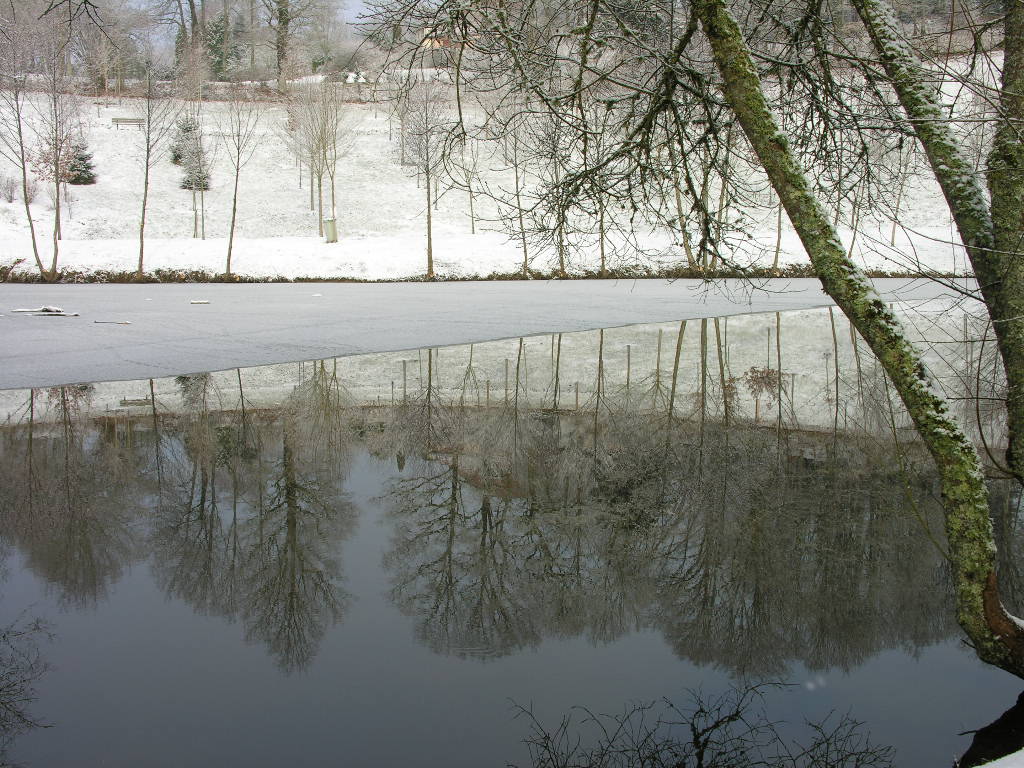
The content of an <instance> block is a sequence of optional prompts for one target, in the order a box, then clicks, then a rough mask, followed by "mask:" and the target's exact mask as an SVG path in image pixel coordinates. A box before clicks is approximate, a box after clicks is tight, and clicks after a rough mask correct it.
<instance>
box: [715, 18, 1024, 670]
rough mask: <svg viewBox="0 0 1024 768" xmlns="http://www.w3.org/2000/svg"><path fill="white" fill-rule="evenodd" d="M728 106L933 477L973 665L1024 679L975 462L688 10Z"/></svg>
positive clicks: (778, 140)
mask: <svg viewBox="0 0 1024 768" xmlns="http://www.w3.org/2000/svg"><path fill="white" fill-rule="evenodd" d="M695 9H696V12H697V15H698V17H699V19H700V23H701V27H702V28H703V30H704V32H705V34H706V35H707V38H708V40H709V42H710V44H711V48H712V52H713V55H714V60H715V64H716V66H717V67H718V70H719V72H720V73H721V75H722V79H723V86H722V87H723V91H724V95H725V99H726V101H727V102H728V103H729V105H730V107H731V108H732V109H733V111H734V112H735V114H736V117H737V118H738V120H739V123H740V126H741V127H742V128H743V131H744V133H745V134H746V136H747V139H748V140H749V141H750V144H751V146H752V147H753V149H754V151H755V152H756V154H757V156H758V158H759V160H760V161H761V163H762V165H763V167H764V169H765V171H766V172H767V174H768V177H769V179H770V180H771V183H772V186H773V187H774V188H775V190H776V192H777V193H778V194H779V197H780V199H781V201H782V204H783V206H784V207H785V209H786V213H787V214H788V215H789V219H790V221H791V222H792V224H793V227H794V229H795V230H796V231H797V234H798V235H799V236H800V240H801V242H802V243H803V246H804V248H805V250H806V251H807V254H808V256H809V257H810V259H811V264H812V266H813V268H814V271H815V272H816V274H817V275H818V277H819V278H820V280H821V284H822V287H823V288H824V289H825V291H826V293H828V294H829V295H830V296H831V297H832V298H833V299H834V300H835V302H836V304H838V305H839V308H840V309H842V310H843V312H844V313H845V314H846V316H847V317H848V318H849V319H850V322H851V323H853V325H854V327H856V329H857V331H858V332H859V333H860V335H861V336H862V337H863V338H864V340H865V341H866V342H867V343H868V345H869V346H870V347H871V349H872V351H874V353H875V355H876V356H877V357H878V359H879V361H880V362H881V363H882V365H883V367H884V368H885V371H886V373H887V374H888V376H889V378H890V379H891V381H892V382H893V384H894V386H895V387H896V389H897V391H898V392H899V394H900V397H901V398H902V400H903V402H904V404H905V405H906V408H907V411H908V412H909V414H910V416H911V418H912V419H913V421H914V424H915V426H916V428H917V431H918V433H919V434H920V436H921V438H922V440H923V441H924V443H925V445H926V446H927V448H928V450H929V452H930V453H931V455H932V457H933V459H934V460H935V463H936V465H937V467H938V470H939V476H940V482H941V490H942V497H943V505H944V509H945V523H946V525H945V527H946V536H947V538H948V541H949V555H950V559H951V563H952V569H953V577H954V588H955V591H956V605H957V618H958V620H959V622H960V626H961V627H963V629H964V631H965V632H966V633H967V636H968V638H969V640H970V642H971V644H972V645H973V646H974V648H975V650H976V652H977V654H978V656H979V657H980V658H981V659H982V660H983V661H986V662H988V663H990V664H993V665H995V666H997V667H1000V668H1002V669H1004V670H1006V671H1008V672H1011V673H1013V674H1015V675H1017V676H1018V677H1024V635H1022V632H1021V630H1020V628H1019V627H1018V625H1017V623H1016V621H1015V620H1014V619H1013V618H1012V617H1011V616H1009V615H1008V614H1007V613H1006V611H1005V610H1004V608H1003V606H1002V604H1001V603H1000V601H999V594H998V588H997V584H996V576H995V545H994V543H993V539H992V525H991V521H990V519H989V512H988V494H987V491H986V487H985V483H984V478H983V476H982V474H981V471H980V465H979V460H978V456H977V453H976V452H975V450H974V447H973V446H972V445H971V443H970V442H969V441H968V440H967V438H966V437H965V436H964V434H963V432H962V431H961V430H960V428H959V426H958V425H957V424H956V422H955V421H954V420H953V418H952V417H951V416H950V414H949V412H948V409H947V407H946V403H945V401H944V400H943V399H942V397H941V396H940V395H938V394H937V392H936V390H935V389H934V387H933V384H932V381H931V379H930V377H929V375H928V373H927V371H926V370H925V368H924V365H923V364H922V362H921V359H920V356H919V354H918V353H917V351H916V350H915V349H914V348H913V346H912V345H911V344H910V342H909V341H908V340H907V338H906V337H905V335H904V334H903V332H902V330H901V328H900V325H899V323H898V321H897V320H896V318H895V317H894V316H893V314H892V313H891V312H890V311H889V309H888V308H887V307H886V305H885V303H884V302H882V301H881V300H880V299H879V297H878V296H877V294H875V292H874V290H873V289H872V288H871V286H870V285H869V284H868V282H867V281H866V280H865V279H864V276H863V275H862V274H861V272H860V271H859V270H858V269H857V267H856V266H855V265H854V264H853V263H852V262H851V261H850V259H849V258H848V257H847V255H846V251H845V249H844V248H843V246H842V243H841V242H840V240H839V237H838V235H837V233H836V231H835V228H834V227H833V226H832V224H831V222H830V221H829V220H828V217H827V215H826V214H825V211H824V209H823V208H822V207H821V205H820V204H819V203H818V201H817V199H816V198H815V196H814V194H813V193H812V192H811V190H810V187H809V185H808V182H807V179H806V176H805V175H804V173H803V170H802V168H801V167H800V166H799V164H798V163H797V161H796V159H795V156H794V153H793V152H792V150H791V149H790V146H789V143H788V141H787V140H786V138H785V137H784V136H783V135H782V133H781V131H780V129H779V126H778V123H777V122H776V120H775V118H774V117H773V116H772V114H771V112H769V110H768V106H767V103H766V101H765V97H764V93H763V90H762V87H761V81H760V78H759V77H758V74H757V71H756V69H755V67H754V64H753V61H752V59H751V56H750V52H749V50H748V48H747V46H746V42H745V40H744V39H743V35H742V33H741V31H740V28H739V26H738V25H737V24H736V21H735V19H734V18H733V17H732V15H731V14H730V13H729V10H728V8H727V7H726V5H725V2H724V0H698V1H697V3H696V6H695Z"/></svg>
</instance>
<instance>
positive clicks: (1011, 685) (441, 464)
mask: <svg viewBox="0 0 1024 768" xmlns="http://www.w3.org/2000/svg"><path fill="white" fill-rule="evenodd" d="M934 319H935V321H936V323H937V325H936V326H935V327H940V326H942V327H945V328H946V331H947V333H946V336H944V337H943V338H944V339H945V343H946V346H936V347H935V350H936V351H935V355H936V358H935V360H934V363H935V367H936V368H937V369H941V365H940V364H939V363H940V362H941V361H943V360H945V361H947V362H948V361H949V360H951V359H954V358H955V359H960V357H958V356H963V355H967V357H968V358H969V356H970V355H971V354H973V353H972V352H971V350H972V349H974V347H972V346H971V344H970V343H966V344H961V345H959V346H957V347H956V348H953V347H951V346H950V345H949V341H950V336H951V335H955V333H954V331H955V332H960V331H963V332H964V337H963V338H962V339H961V341H963V339H965V338H967V337H969V336H970V333H968V332H967V326H966V325H964V326H962V325H961V323H962V321H963V319H962V318H956V319H954V320H950V319H949V318H948V317H943V318H934ZM843 322H845V321H843ZM943 323H945V326H943V325H942V324H943ZM951 323H952V324H951ZM837 328H838V330H837ZM961 347H962V348H961ZM972 365H974V366H975V368H974V369H972V370H977V371H981V370H985V368H984V365H985V362H984V360H979V361H976V362H974V363H972ZM957 369H958V367H957V366H954V365H948V366H947V368H946V369H941V370H939V373H940V375H941V374H942V373H943V371H945V373H946V374H948V375H946V376H944V377H943V380H944V383H945V384H946V385H947V386H949V387H951V388H954V387H957V386H960V387H963V386H966V385H965V384H963V382H964V381H966V380H967V379H966V377H957V376H956V375H955V371H956V370H957ZM972 381H973V385H972V386H973V387H974V389H973V390H972V391H973V392H975V393H977V392H980V388H981V387H982V381H983V377H982V376H981V375H980V374H979V375H978V376H975V377H974V378H973V379H972ZM958 382H959V383H958ZM961 394H962V392H961ZM2 402H3V403H4V404H6V405H5V407H7V410H8V413H9V416H8V423H7V425H6V426H5V427H4V428H3V430H2V431H0V513H2V518H0V545H2V549H0V562H2V568H3V571H2V575H0V579H2V580H0V595H2V603H0V605H2V612H0V626H2V627H3V636H2V640H3V643H2V646H3V650H2V652H0V653H2V661H3V664H4V672H3V682H4V685H3V686H0V696H2V697H3V700H2V701H0V704H2V709H3V712H4V714H3V715H2V716H0V728H2V730H3V733H4V747H5V748H6V754H5V755H4V757H5V759H7V760H11V761H15V762H17V763H19V764H24V765H28V766H65V765H67V766H72V765H74V766H81V765H147V766H149V765H153V766H163V765H167V766H171V765H175V766H177V765H213V764H219V765H246V766H263V765H267V766H271V765H282V764H288V765H310V766H318V765H325V764H339V763H341V764H351V765H371V764H372V765H397V764H406V765H444V766H481V765H496V766H503V765H506V764H515V765H524V766H525V765H531V764H538V765H541V764H543V765H549V764H554V763H553V762H544V754H545V753H544V750H545V748H547V747H550V748H552V749H556V748H557V749H562V750H563V751H565V750H568V749H570V747H571V745H572V744H575V743H576V741H577V739H579V740H580V743H581V744H582V745H583V746H582V748H585V747H587V746H588V745H594V744H598V743H599V741H600V739H599V736H598V732H597V728H596V726H595V723H594V722H587V717H588V716H587V714H586V713H587V712H590V713H593V714H595V715H602V714H603V715H608V716H610V717H611V718H615V717H616V716H617V717H619V718H626V719H627V720H628V723H629V724H631V726H630V727H631V728H632V730H630V728H627V729H625V731H624V732H628V733H632V734H633V736H634V738H635V736H636V734H648V735H650V736H652V738H653V739H655V740H658V739H660V740H661V742H662V743H663V744H664V743H671V739H673V738H675V739H678V738H681V734H682V732H681V730H680V729H678V728H677V729H675V731H673V729H672V728H671V727H670V726H668V725H666V724H665V722H664V721H666V720H670V719H673V718H675V719H677V720H680V721H685V722H686V723H687V724H688V722H689V720H688V718H689V717H690V714H691V711H692V709H693V708H694V706H695V702H697V701H700V702H703V703H704V704H705V705H706V707H708V708H710V709H713V708H714V707H715V706H718V707H719V708H720V711H723V712H725V711H729V709H730V707H731V706H732V704H733V700H732V699H730V698H729V697H730V696H734V697H744V696H746V694H745V693H744V692H746V691H749V689H750V688H751V686H758V685H764V687H761V688H758V689H757V690H756V692H755V693H753V694H750V695H749V696H746V699H744V701H745V703H748V704H749V708H748V709H747V710H746V712H747V715H746V720H745V721H744V722H747V723H753V724H754V725H755V727H756V728H757V729H759V730H756V732H755V734H756V738H755V736H750V735H749V734H750V732H746V733H747V734H748V735H747V736H746V738H748V740H750V741H753V740H756V741H757V742H758V743H761V744H769V743H771V744H774V746H771V747H768V748H769V749H777V748H779V745H780V744H786V745H789V748H793V746H792V745H794V744H802V745H804V746H806V745H808V744H810V743H812V742H813V741H814V740H815V735H814V734H815V731H814V730H813V729H812V728H810V727H809V726H808V725H807V723H808V722H812V723H819V724H821V723H823V724H824V725H823V726H822V728H821V730H819V731H818V732H817V734H818V736H819V737H820V735H821V734H822V733H825V734H831V739H832V740H831V742H830V746H831V747H832V748H833V749H836V748H844V749H847V751H848V752H850V753H851V754H850V755H849V757H848V759H846V761H845V762H843V761H838V760H837V761H834V762H833V763H831V764H836V765H839V764H842V765H851V766H852V765H876V764H879V765H880V764H887V763H886V760H888V759H891V760H892V762H893V764H896V765H900V766H909V767H911V768H913V767H914V766H926V765H928V766H934V765H943V764H945V765H952V763H953V761H954V760H955V759H957V758H958V757H959V756H960V755H961V754H963V753H964V751H965V750H966V749H967V748H968V747H969V746H970V743H971V735H970V734H967V735H963V734H964V732H966V731H972V730H974V729H977V728H980V727H982V726H984V725H986V724H987V723H988V722H990V721H992V720H994V719H995V718H996V717H998V716H999V715H1000V713H1001V712H1003V710H1005V709H1007V708H1009V707H1010V706H1011V705H1012V704H1013V703H1014V701H1015V699H1016V696H1017V694H1018V693H1019V692H1020V686H1019V684H1017V683H1016V682H1015V681H1014V680H1013V679H1012V678H1011V677H1010V676H1009V675H1007V674H1006V673H1002V672H999V671H997V670H994V669H992V668H989V667H986V666H985V665H983V664H981V663H980V662H978V661H977V660H976V659H975V657H974V655H973V653H972V652H971V651H970V649H968V648H966V647H965V646H964V644H963V640H962V633H961V632H960V630H959V628H958V626H957V624H956V621H955V618H954V616H953V614H952V610H951V602H952V601H951V587H950V578H949V574H948V567H947V565H946V562H945V559H944V556H943V552H942V550H943V547H944V541H943V534H942V523H941V515H940V510H939V506H938V501H937V487H936V481H935V477H934V475H933V473H932V471H931V469H930V465H929V462H928V458H927V456H926V454H925V453H924V452H923V450H922V449H921V447H920V446H919V445H918V444H917V443H916V442H915V441H914V440H913V436H912V434H911V432H910V430H909V429H908V426H907V423H906V419H905V416H904V415H903V414H902V412H901V410H900V408H899V406H898V404H897V403H896V402H895V401H894V400H893V398H892V395H891V393H889V392H888V389H887V387H886V386H885V381H884V379H883V378H882V377H881V375H880V373H879V371H878V370H877V366H876V365H874V363H873V361H872V359H871V357H870V353H869V352H868V351H867V350H866V349H865V348H863V347H862V346H861V345H858V344H856V343H855V342H854V341H853V340H852V339H851V337H850V335H849V334H848V331H847V330H846V329H845V326H844V325H842V324H841V323H840V320H839V318H838V317H837V316H834V315H833V316H830V315H829V313H828V312H826V311H817V310H815V311H807V312H803V313H792V314H785V315H781V316H776V315H770V316H751V317H747V318H730V319H729V321H728V322H726V321H724V320H723V321H722V322H718V321H714V320H708V321H691V322H690V323H689V325H681V324H668V325H661V326H642V327H632V328H619V329H612V330H607V331H600V332H593V333H584V334H565V335H564V336H551V337H548V336H545V337H532V338H529V339H523V340H519V339H513V340H510V341H507V342H495V343H492V344H488V345H477V346H475V347H474V348H472V349H471V348H468V347H467V348H449V349H442V350H434V349H430V350H422V351H419V352H415V351H414V352H411V353H396V354H389V355H377V356H367V357H363V358H346V359H339V360H326V361H313V362H310V363H306V364H302V365H287V366H276V367H271V368H267V369H249V370H238V371H230V372H221V373H215V374H195V375H189V376H181V377H177V378H175V379H167V380H157V381H146V382H122V383H114V384H95V385H85V386H77V387H63V388H54V389H50V390H32V391H21V392H9V393H4V399H3V401H2ZM974 410H975V411H976V414H975V415H976V417H977V418H976V419H975V422H974V425H973V427H972V429H974V430H976V431H979V430H980V431H981V432H986V431H987V434H988V435H989V439H990V440H992V441H993V442H998V433H999V430H1000V428H1001V423H1000V415H999V414H998V413H997V412H991V413H990V412H987V411H986V412H984V413H983V412H982V410H981V409H974ZM992 500H993V516H994V520H995V521H996V523H997V526H996V527H997V532H998V534H999V537H1000V546H1001V553H1002V565H1001V567H1002V569H1003V578H1004V580H1005V584H1006V586H1007V589H1008V591H1009V593H1010V595H1011V599H1013V600H1014V602H1015V596H1016V594H1017V590H1016V587H1017V582H1018V580H1019V575H1018V573H1017V568H1016V566H1015V564H1014V563H1015V557H1014V555H1015V553H1016V549H1017V548H1018V547H1019V542H1018V541H1017V538H1016V536H1015V531H1016V527H1017V521H1018V518H1019V511H1018V504H1019V493H1018V492H1017V490H1016V489H1014V488H1012V487H1010V486H1008V485H1006V484H1003V483H1000V482H995V481H994V482H993V484H992ZM765 684H769V685H765ZM776 684H777V685H776ZM730 691H733V692H734V693H732V694H730V693H729V692H730ZM723 696H725V697H726V698H725V699H724V700H723V698H722V697H723ZM747 699H749V701H747ZM652 703H653V706H652V708H651V709H644V707H646V706H647V705H649V704H652ZM673 707H675V710H673ZM581 708H585V709H581ZM564 717H569V718H570V721H569V722H568V723H567V725H566V727H565V730H564V731H563V730H560V726H561V724H562V723H563V718H564ZM659 718H661V721H662V722H661V724H659ZM599 722H601V723H603V724H604V725H605V726H608V725H609V724H610V723H613V722H614V720H613V719H612V720H609V719H604V720H599ZM769 723H771V724H772V726H771V728H769V727H768V724H769ZM45 726H49V727H45ZM687 727H688V725H687ZM645 729H646V730H645ZM769 732H770V733H771V734H772V735H771V736H770V737H769V736H768V735H767V734H769ZM721 733H722V735H723V738H722V739H721V740H720V749H721V750H727V749H730V748H737V747H736V744H745V743H747V742H743V741H742V739H743V738H744V735H743V734H741V733H738V732H737V731H736V729H733V730H732V731H729V732H728V733H726V731H722V732H721ZM682 735H683V736H685V735H686V734H682ZM725 736H728V739H726V738H725ZM560 737H561V738H560ZM729 739H731V740H732V741H729ZM772 739H776V741H772ZM620 743H621V742H620ZM728 744H731V745H732V746H728ZM868 744H870V745H871V748H870V749H868V750H867V751H866V752H865V751H864V750H865V748H866V745H868ZM887 748H891V750H892V751H891V752H887V751H886V749H887ZM841 752H842V749H837V751H836V752H834V754H839V753H841ZM723 753H724V752H723ZM854 753H855V754H854ZM666 754H667V752H663V753H662V758H664V757H665V755H666ZM858 755H859V757H858ZM869 758H870V759H869ZM872 761H875V762H872ZM607 764H609V765H612V764H614V765H626V764H630V763H629V762H628V761H626V762H614V763H612V762H610V763H607ZM725 764H735V765H740V764H742V763H741V762H740V761H739V758H738V757H735V756H734V757H733V758H732V759H730V760H727V761H726V763H725ZM779 764H785V765H804V764H808V763H807V762H806V761H804V762H800V761H799V760H796V761H791V762H779Z"/></svg>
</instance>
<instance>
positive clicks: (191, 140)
mask: <svg viewBox="0 0 1024 768" xmlns="http://www.w3.org/2000/svg"><path fill="white" fill-rule="evenodd" d="M198 141H199V121H198V120H196V119H195V118H194V117H188V116H186V117H183V118H181V119H180V120H178V125H177V127H176V128H175V131H174V140H173V141H172V142H171V162H172V163H174V164H175V165H181V164H182V161H183V160H184V158H185V156H186V155H187V154H189V153H191V152H192V145H193V144H196V143H198Z"/></svg>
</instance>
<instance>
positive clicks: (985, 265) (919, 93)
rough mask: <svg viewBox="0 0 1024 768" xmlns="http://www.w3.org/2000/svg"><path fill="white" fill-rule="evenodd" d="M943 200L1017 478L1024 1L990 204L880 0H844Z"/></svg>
mask: <svg viewBox="0 0 1024 768" xmlns="http://www.w3.org/2000/svg"><path fill="white" fill-rule="evenodd" d="M852 2H853V6H854V8H855V9H856V10H857V13H858V15H859V16H860V18H861V21H862V22H863V23H864V26H865V27H866V28H867V31H868V34H869V35H870V37H871V42H872V44H873V46H874V48H875V50H876V51H877V52H878V54H879V57H880V59H881V62H882V66H883V67H884V68H885V73H886V76H887V78H888V79H889V81H890V82H891V83H892V86H893V88H894V89H895V91H896V95H897V97H898V98H899V100H900V104H901V105H902V106H903V109H904V110H905V111H906V113H907V117H908V118H909V119H910V125H911V126H912V127H913V129H914V132H915V133H916V135H917V138H918V140H919V141H920V142H921V145H922V147H923V148H924V151H925V154H926V155H927V156H928V162H929V165H930V166H931V169H932V172H933V173H934V174H935V178H936V180H937V181H938V182H939V185H940V186H941V187H942V192H943V194H944V195H945V197H946V202H947V203H948V204H949V208H950V211H951V213H952V215H953V220H954V221H955V222H956V226H957V230H958V231H959V233H960V239H961V240H962V241H963V244H964V248H965V249H966V251H967V256H968V258H969V259H970V260H971V266H972V268H973V269H974V274H975V276H976V277H977V279H978V285H979V288H980V290H981V294H982V297H983V298H984V301H985V304H986V305H987V306H988V310H989V313H990V315H991V316H992V325H993V328H994V329H995V334H996V344H997V345H998V347H999V354H1000V356H1001V357H1002V361H1003V368H1004V369H1005V371H1006V380H1007V420H1008V427H1009V450H1008V451H1007V461H1008V463H1009V469H1010V470H1011V472H1012V473H1013V474H1014V475H1015V476H1016V477H1017V479H1018V480H1020V481H1022V482H1024V258H1022V254H1021V251H1022V247H1024V243H1022V236H1024V142H1022V140H1021V134H1022V131H1024V3H1022V2H1020V0H1006V11H1007V15H1006V18H1005V20H1004V24H1005V30H1004V40H1005V45H1004V48H1005V50H1004V64H1003V83H1002V92H1001V98H1000V109H999V115H1000V117H999V126H998V129H997V131H996V135H995V139H994V142H993V147H992V152H991V154H990V155H989V159H988V185H989V191H990V194H991V200H992V203H991V208H990V207H989V204H988V202H987V201H986V199H985V193H984V191H983V190H982V187H981V184H980V182H979V181H978V180H977V174H976V173H975V170H974V166H973V164H972V163H971V161H970V160H969V159H968V157H967V156H966V155H965V154H964V153H963V152H962V151H961V148H960V144H959V142H958V140H957V138H956V137H955V136H954V134H953V132H952V129H951V127H950V124H949V120H948V117H947V113H946V110H945V108H944V107H943V106H942V101H941V99H940V98H939V94H938V92H937V91H936V89H935V87H934V86H933V85H932V84H931V83H932V81H933V79H934V75H933V74H932V73H931V72H928V71H926V70H925V68H924V67H923V66H922V65H921V62H920V61H918V60H917V57H916V56H915V55H914V54H913V52H912V51H911V50H910V48H909V47H908V46H907V45H906V43H905V41H904V39H903V35H902V31H901V29H900V25H899V22H898V20H897V19H896V16H895V14H894V13H893V10H892V8H891V7H889V5H888V4H886V3H885V2H884V0H852Z"/></svg>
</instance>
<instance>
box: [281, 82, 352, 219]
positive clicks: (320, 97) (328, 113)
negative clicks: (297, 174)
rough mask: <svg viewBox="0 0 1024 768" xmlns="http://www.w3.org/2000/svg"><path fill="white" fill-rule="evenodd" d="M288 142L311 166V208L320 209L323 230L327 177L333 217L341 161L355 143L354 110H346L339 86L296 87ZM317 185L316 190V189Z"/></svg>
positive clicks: (289, 114)
mask: <svg viewBox="0 0 1024 768" xmlns="http://www.w3.org/2000/svg"><path fill="white" fill-rule="evenodd" d="M288 127H289V129H290V135H289V137H288V141H289V143H290V144H291V145H292V147H293V150H294V151H295V152H296V155H297V156H298V158H299V162H300V167H301V163H302V162H303V160H305V162H306V164H307V165H308V167H309V172H310V182H311V184H310V190H309V206H310V210H316V212H317V222H318V223H317V232H318V234H320V235H321V236H323V233H324V229H323V227H324V199H323V196H324V177H325V176H326V177H327V179H328V182H329V184H330V195H331V199H330V205H331V216H332V217H334V216H335V214H336V210H337V170H338V160H339V158H340V157H342V156H343V155H344V154H345V153H346V152H347V151H348V149H349V148H350V147H351V145H352V141H353V138H354V130H355V117H354V113H353V112H352V111H350V110H346V109H343V107H342V102H341V99H340V98H339V96H338V91H337V88H336V86H335V85H334V84H333V83H330V82H324V83H320V84H318V85H310V86H304V87H300V88H298V89H296V91H295V92H294V93H293V95H292V98H291V100H290V101H289V104H288ZM314 184H315V187H316V189H315V190H314V188H313V187H314Z"/></svg>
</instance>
